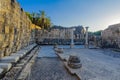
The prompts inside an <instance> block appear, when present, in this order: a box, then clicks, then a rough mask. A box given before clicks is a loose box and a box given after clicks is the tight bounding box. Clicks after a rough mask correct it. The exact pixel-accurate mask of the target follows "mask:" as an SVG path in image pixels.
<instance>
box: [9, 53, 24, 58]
mask: <svg viewBox="0 0 120 80" xmlns="http://www.w3.org/2000/svg"><path fill="white" fill-rule="evenodd" d="M11 56H15V57H20V58H22V57H23V56H24V54H18V53H13V54H11Z"/></svg>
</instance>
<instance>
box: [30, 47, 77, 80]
mask: <svg viewBox="0 0 120 80" xmlns="http://www.w3.org/2000/svg"><path fill="white" fill-rule="evenodd" d="M43 50H45V51H43ZM45 53H47V54H45ZM50 53H51V54H52V55H51V54H50ZM29 80H78V79H77V77H76V76H73V75H71V74H70V73H68V71H67V70H66V69H65V67H64V64H63V62H62V61H61V60H60V59H59V58H58V57H57V56H56V54H55V53H54V51H53V49H52V47H50V46H49V47H48V48H47V47H42V48H41V50H40V53H39V54H38V58H37V59H36V61H35V64H34V66H33V68H32V70H31V74H30V78H29Z"/></svg>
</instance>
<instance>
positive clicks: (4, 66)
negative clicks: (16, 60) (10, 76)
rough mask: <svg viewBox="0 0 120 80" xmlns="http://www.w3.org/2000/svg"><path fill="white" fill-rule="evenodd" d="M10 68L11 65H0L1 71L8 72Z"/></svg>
mask: <svg viewBox="0 0 120 80" xmlns="http://www.w3.org/2000/svg"><path fill="white" fill-rule="evenodd" d="M11 67H12V64H11V63H0V69H3V70H4V71H9V70H10V68H11ZM0 72H2V70H0Z"/></svg>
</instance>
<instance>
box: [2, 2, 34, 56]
mask: <svg viewBox="0 0 120 80" xmlns="http://www.w3.org/2000/svg"><path fill="white" fill-rule="evenodd" d="M31 24H32V23H31V21H30V19H29V18H28V16H27V15H26V14H25V12H24V11H23V9H22V8H20V6H19V4H18V3H17V2H16V0H0V57H3V56H8V55H10V54H11V53H13V52H16V51H18V50H20V49H21V48H24V47H26V46H27V45H28V44H29V41H30V38H31Z"/></svg>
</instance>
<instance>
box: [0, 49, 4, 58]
mask: <svg viewBox="0 0 120 80" xmlns="http://www.w3.org/2000/svg"><path fill="white" fill-rule="evenodd" d="M3 56H4V51H3V49H2V50H0V58H2V57H3Z"/></svg>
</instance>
